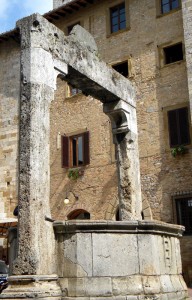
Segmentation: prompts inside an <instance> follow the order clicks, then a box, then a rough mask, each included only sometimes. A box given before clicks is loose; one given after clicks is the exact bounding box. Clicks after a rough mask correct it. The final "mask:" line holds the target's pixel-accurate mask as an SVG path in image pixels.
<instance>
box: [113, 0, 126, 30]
mask: <svg viewBox="0 0 192 300" xmlns="http://www.w3.org/2000/svg"><path fill="white" fill-rule="evenodd" d="M110 20H111V33H114V32H117V31H119V30H121V29H125V28H126V13H125V2H123V3H121V4H119V5H116V6H114V7H112V8H111V9H110Z"/></svg>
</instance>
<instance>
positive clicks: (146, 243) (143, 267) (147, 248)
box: [138, 234, 160, 275]
mask: <svg viewBox="0 0 192 300" xmlns="http://www.w3.org/2000/svg"><path fill="white" fill-rule="evenodd" d="M138 249H139V263H140V272H141V273H142V274H143V275H159V274H160V263H159V256H160V255H159V249H158V238H157V237H156V236H154V235H149V234H143V235H139V236H138Z"/></svg>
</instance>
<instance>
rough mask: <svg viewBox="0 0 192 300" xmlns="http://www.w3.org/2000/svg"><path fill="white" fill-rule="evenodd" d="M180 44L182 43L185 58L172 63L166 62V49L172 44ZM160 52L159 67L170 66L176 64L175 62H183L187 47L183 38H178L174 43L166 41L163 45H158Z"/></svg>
mask: <svg viewBox="0 0 192 300" xmlns="http://www.w3.org/2000/svg"><path fill="white" fill-rule="evenodd" d="M178 44H182V53H183V59H182V60H177V61H174V62H171V63H168V64H167V63H165V49H166V48H170V47H172V46H176V45H178ZM157 47H158V54H159V67H160V68H162V69H163V68H168V67H171V66H174V65H175V64H181V63H183V62H184V61H185V47H184V42H183V40H182V39H177V40H175V41H173V42H172V43H164V44H161V45H158V46H157Z"/></svg>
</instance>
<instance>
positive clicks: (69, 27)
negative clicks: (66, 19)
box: [67, 22, 80, 34]
mask: <svg viewBox="0 0 192 300" xmlns="http://www.w3.org/2000/svg"><path fill="white" fill-rule="evenodd" d="M75 25H80V22H77V23H74V24H72V25H70V26H68V27H67V33H68V34H70V32H71V30H72V29H73V27H74V26H75Z"/></svg>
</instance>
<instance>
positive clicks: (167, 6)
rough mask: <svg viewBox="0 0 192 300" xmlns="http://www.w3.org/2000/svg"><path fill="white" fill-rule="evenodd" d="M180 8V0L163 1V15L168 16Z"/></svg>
mask: <svg viewBox="0 0 192 300" xmlns="http://www.w3.org/2000/svg"><path fill="white" fill-rule="evenodd" d="M179 7H180V0H161V13H162V14H166V13H168V12H170V11H171V10H174V9H176V8H179Z"/></svg>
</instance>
